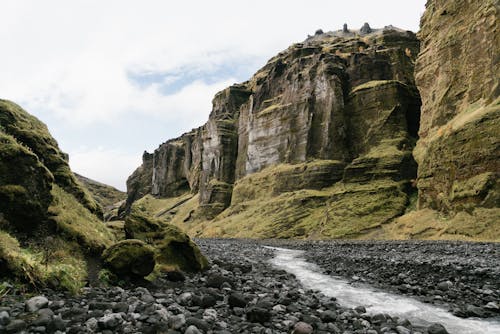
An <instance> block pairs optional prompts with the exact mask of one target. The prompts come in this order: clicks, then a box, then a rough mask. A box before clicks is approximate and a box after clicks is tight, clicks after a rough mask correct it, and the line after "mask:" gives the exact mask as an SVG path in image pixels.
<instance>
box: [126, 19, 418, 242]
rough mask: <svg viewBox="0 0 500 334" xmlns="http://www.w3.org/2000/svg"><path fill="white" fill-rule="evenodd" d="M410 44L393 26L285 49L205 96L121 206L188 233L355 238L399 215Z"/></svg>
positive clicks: (410, 168)
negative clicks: (190, 123)
mask: <svg viewBox="0 0 500 334" xmlns="http://www.w3.org/2000/svg"><path fill="white" fill-rule="evenodd" d="M418 50H419V42H418V40H417V38H416V36H415V34H413V33H412V32H408V31H402V30H399V29H397V28H394V27H386V28H384V29H378V30H371V31H369V32H360V31H336V32H329V33H321V34H319V33H318V34H316V35H315V36H312V37H309V38H308V39H307V40H305V41H304V42H303V43H297V44H294V45H292V46H291V47H289V48H288V49H287V50H285V51H283V52H281V53H280V54H278V55H277V56H276V57H274V58H272V59H271V60H270V61H269V62H268V63H267V64H266V65H265V66H264V67H263V68H262V69H260V70H259V71H258V72H257V73H256V74H255V75H254V76H253V77H252V78H251V79H250V80H249V81H247V82H244V83H241V84H236V85H233V86H231V87H229V88H227V89H225V90H223V91H221V92H219V93H218V94H216V96H215V98H214V100H213V107H212V112H211V113H210V116H209V120H208V122H207V123H206V124H205V125H203V126H202V127H200V128H198V129H194V130H192V131H191V132H189V133H186V134H184V135H182V136H181V137H180V138H177V139H172V140H169V141H167V142H166V143H164V144H162V145H160V147H159V148H158V149H157V150H155V151H154V152H153V153H152V154H151V155H149V154H145V155H144V157H146V158H144V159H143V160H144V163H143V165H142V166H141V167H139V169H138V170H136V171H135V172H134V174H133V175H132V176H131V177H130V178H129V180H128V182H127V185H128V195H129V196H128V200H127V204H128V206H129V208H130V206H133V205H137V206H140V207H143V209H144V207H145V210H148V208H149V209H151V210H158V211H157V212H154V213H155V214H156V215H157V216H159V217H162V219H164V220H165V221H168V222H172V223H174V224H178V225H179V226H182V227H183V228H185V229H188V230H190V231H191V232H193V233H196V234H198V235H225V236H257V237H299V236H317V237H337V236H346V235H357V234H359V233H360V232H361V231H364V230H367V229H371V228H374V227H377V226H380V225H381V224H383V223H385V222H387V221H390V220H391V219H393V218H394V217H396V216H399V215H401V214H402V213H403V212H404V210H405V207H406V205H407V203H408V201H409V194H410V193H412V191H414V190H413V189H412V187H411V184H412V180H413V179H415V178H416V168H417V166H416V163H415V161H414V160H413V157H412V153H411V152H412V149H413V146H414V144H415V142H416V140H417V131H418V128H419V118H420V97H419V94H418V91H417V89H416V86H415V83H414V77H413V70H414V61H415V59H416V56H417V54H418ZM375 192H377V194H376V195H375V196H374V197H373V196H371V194H373V193H375ZM138 193H140V195H141V196H137V194H138ZM146 193H149V195H146V196H144V194H146ZM141 197H142V199H139V198H141ZM155 198H156V199H157V201H161V199H162V198H166V199H168V198H172V200H171V201H165V202H168V205H170V206H172V208H169V207H167V206H168V205H167V206H165V207H162V206H161V205H160V206H158V205H150V204H151V203H152V202H154V200H155ZM334 198H335V199H337V200H333V199H334ZM134 203H135V204H134ZM149 206H150V207H149ZM357 210H360V211H359V212H358V211H357ZM269 211H270V212H269ZM361 212H364V213H365V214H366V217H364V218H361V219H359V216H360V214H361ZM342 220H345V221H346V223H342V222H341V221H342ZM356 220H360V221H359V222H355V221H356ZM346 226H348V227H347V228H346ZM228 231H229V232H228Z"/></svg>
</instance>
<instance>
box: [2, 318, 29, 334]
mask: <svg viewBox="0 0 500 334" xmlns="http://www.w3.org/2000/svg"><path fill="white" fill-rule="evenodd" d="M26 327H28V325H27V324H26V322H25V321H24V320H19V319H15V320H12V321H11V322H10V323H9V324H8V325H7V326H6V327H5V331H6V332H7V333H19V332H21V331H23V330H25V329H26Z"/></svg>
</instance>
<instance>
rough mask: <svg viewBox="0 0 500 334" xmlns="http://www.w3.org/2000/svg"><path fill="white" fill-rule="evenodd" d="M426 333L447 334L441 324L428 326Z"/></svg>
mask: <svg viewBox="0 0 500 334" xmlns="http://www.w3.org/2000/svg"><path fill="white" fill-rule="evenodd" d="M427 332H428V333H429V334H448V331H447V330H446V328H444V326H443V325H441V324H438V323H436V324H432V325H431V326H429V327H428V328H427Z"/></svg>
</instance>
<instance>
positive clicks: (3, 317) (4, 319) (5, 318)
mask: <svg viewBox="0 0 500 334" xmlns="http://www.w3.org/2000/svg"><path fill="white" fill-rule="evenodd" d="M9 322H10V316H9V312H7V311H2V312H0V325H1V326H5V325H7V324H8V323H9Z"/></svg>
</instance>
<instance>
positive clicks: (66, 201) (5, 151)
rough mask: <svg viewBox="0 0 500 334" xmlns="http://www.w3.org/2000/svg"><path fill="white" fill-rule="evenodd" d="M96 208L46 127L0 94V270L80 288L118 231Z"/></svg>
mask: <svg viewBox="0 0 500 334" xmlns="http://www.w3.org/2000/svg"><path fill="white" fill-rule="evenodd" d="M100 213H101V210H100V206H99V205H97V204H96V202H95V201H94V200H93V199H92V198H91V196H90V195H89V193H88V192H87V191H86V190H85V189H84V188H83V187H82V186H81V185H80V184H79V183H78V182H77V181H76V178H75V176H74V175H73V173H72V172H71V170H70V168H69V165H68V162H67V156H66V155H65V154H64V153H62V152H61V151H60V150H59V148H58V146H57V142H56V141H55V140H54V138H52V136H51V135H50V133H49V132H48V130H47V127H46V126H45V125H44V124H43V123H42V122H40V121H39V120H38V119H36V118H35V117H33V116H31V115H30V114H28V113H27V112H25V111H24V110H22V109H21V108H20V107H19V106H17V105H16V104H14V103H12V102H9V101H5V100H0V276H5V278H6V279H12V280H16V281H21V282H23V283H28V284H29V285H31V286H35V287H45V286H48V287H52V288H57V289H65V290H69V291H71V292H74V293H76V292H78V290H79V289H80V288H81V287H82V286H84V285H85V284H86V282H87V280H92V277H88V273H87V264H86V261H87V260H88V259H91V258H94V257H96V256H98V255H100V254H101V252H102V251H103V250H104V249H105V248H106V247H108V246H109V245H111V244H112V243H113V242H114V239H115V238H114V236H113V234H111V233H110V232H109V231H108V229H107V228H106V227H105V225H104V223H103V222H102V220H101V219H100V218H99V216H100ZM20 240H22V242H19V241H20Z"/></svg>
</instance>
